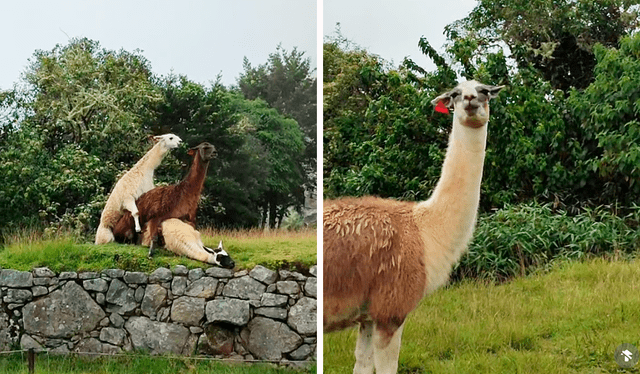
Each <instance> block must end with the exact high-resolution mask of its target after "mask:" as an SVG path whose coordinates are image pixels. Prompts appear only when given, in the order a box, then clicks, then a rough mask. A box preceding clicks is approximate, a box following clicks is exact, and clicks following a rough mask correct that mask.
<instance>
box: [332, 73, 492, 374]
mask: <svg viewBox="0 0 640 374" xmlns="http://www.w3.org/2000/svg"><path fill="white" fill-rule="evenodd" d="M501 89H502V86H500V87H496V86H490V85H485V84H481V83H479V82H476V81H467V82H463V83H460V84H459V85H458V86H457V87H455V88H454V89H453V90H451V91H449V92H447V93H445V94H443V95H441V96H438V97H437V98H436V99H435V100H433V101H432V103H433V104H438V107H439V108H442V106H443V105H444V107H448V108H453V109H454V113H453V127H452V130H451V135H450V137H449V146H448V148H447V152H446V157H445V160H444V163H443V165H442V173H441V177H440V180H439V181H438V183H437V185H436V188H435V190H434V191H433V193H432V195H431V197H430V198H429V199H428V200H427V201H424V202H419V203H414V202H402V201H395V200H386V199H380V198H374V197H364V198H343V199H337V200H333V201H331V200H327V201H325V203H324V212H323V218H324V224H323V226H324V227H323V229H324V241H323V249H324V257H323V262H324V265H323V272H324V278H323V280H324V287H323V292H324V293H323V298H324V308H323V313H324V316H323V317H324V326H325V329H324V330H325V332H329V331H333V330H338V329H342V328H345V327H348V326H351V325H355V324H358V323H359V324H360V329H359V336H358V341H357V344H356V352H355V356H356V364H355V367H354V370H353V372H354V373H356V374H363V373H367V374H371V373H373V371H374V367H375V370H376V373H377V374H390V373H396V371H397V368H398V355H399V352H400V337H401V335H402V329H403V326H404V321H405V318H406V317H407V315H408V314H409V312H411V311H412V310H413V309H414V308H415V307H416V306H417V305H418V302H419V301H420V300H421V299H422V298H423V297H424V296H425V295H427V294H428V293H430V292H432V291H433V290H435V289H437V288H438V287H440V286H442V285H443V284H445V283H446V282H447V280H448V278H449V273H450V272H451V268H452V266H453V264H455V263H456V262H457V261H458V260H459V259H460V257H461V256H462V254H463V253H464V251H465V250H466V248H467V245H468V243H469V241H470V239H471V236H472V233H473V229H474V226H475V222H476V215H477V210H478V204H479V200H480V182H481V180H482V167H483V163H484V155H485V146H486V138H487V126H486V124H487V122H488V120H489V99H490V98H493V97H495V96H496V95H497V94H498V92H499V91H500V90H501ZM442 109H443V108H442Z"/></svg>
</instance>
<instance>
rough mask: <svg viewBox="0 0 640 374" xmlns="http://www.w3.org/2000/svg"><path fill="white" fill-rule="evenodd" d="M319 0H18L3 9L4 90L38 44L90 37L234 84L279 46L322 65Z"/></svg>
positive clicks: (0, 79)
mask: <svg viewBox="0 0 640 374" xmlns="http://www.w3.org/2000/svg"><path fill="white" fill-rule="evenodd" d="M316 9H317V4H316V0H228V1H227V0H179V1H178V0H133V1H132V0H19V1H5V2H3V4H2V10H1V11H0V35H2V38H0V51H1V52H0V55H1V56H2V58H1V60H0V61H1V62H0V66H1V69H0V89H10V88H12V87H13V84H14V83H16V82H17V81H18V80H19V78H20V75H21V73H22V72H24V70H25V69H26V67H27V65H28V64H29V61H28V60H29V58H31V57H32V56H33V53H34V52H35V51H36V50H38V49H40V50H51V49H53V48H54V47H55V45H56V44H63V45H64V44H67V43H68V40H69V37H71V38H74V37H87V38H89V39H93V40H97V41H99V42H100V45H101V47H102V48H106V49H110V50H116V51H117V50H120V49H122V48H124V49H125V50H127V51H129V52H132V51H134V50H135V49H141V50H142V51H143V52H142V55H143V56H144V57H145V58H146V59H147V60H149V62H150V63H151V68H152V70H153V72H154V73H155V74H158V75H164V76H166V75H168V74H169V73H170V72H171V69H173V72H174V73H175V74H182V75H186V76H187V77H188V78H189V79H190V80H192V81H195V82H199V83H203V84H205V85H209V82H212V81H214V80H215V79H216V76H217V75H218V73H222V83H223V84H224V85H225V86H227V87H228V86H230V85H232V84H233V85H235V84H236V79H237V78H238V76H239V75H240V73H241V72H242V70H243V69H242V59H243V57H245V56H246V57H247V58H248V59H249V61H250V62H251V64H252V65H253V66H257V65H260V64H264V63H266V62H267V58H268V56H269V54H270V53H273V52H275V51H276V47H277V46H278V44H280V43H282V47H283V48H285V49H286V50H287V51H291V50H292V49H293V47H298V50H299V51H304V52H305V56H306V57H310V58H311V64H312V66H316V65H317V38H316V35H317V24H316V15H317V14H316Z"/></svg>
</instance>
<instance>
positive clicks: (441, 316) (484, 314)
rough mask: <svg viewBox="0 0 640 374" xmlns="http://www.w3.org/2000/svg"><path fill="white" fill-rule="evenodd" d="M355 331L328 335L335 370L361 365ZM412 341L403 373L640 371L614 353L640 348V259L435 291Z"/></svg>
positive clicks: (417, 318) (411, 324) (413, 318)
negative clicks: (617, 360) (619, 360)
mask: <svg viewBox="0 0 640 374" xmlns="http://www.w3.org/2000/svg"><path fill="white" fill-rule="evenodd" d="M355 339H356V330H355V329H350V330H346V331H342V332H339V333H332V334H325V335H324V372H325V373H351V372H352V370H353V364H354V357H353V351H354V348H355ZM402 340H403V344H402V349H401V351H400V368H399V372H400V373H618V372H628V373H638V372H640V369H639V367H640V365H638V366H636V367H635V368H633V369H626V370H627V371H622V369H620V368H619V367H618V365H617V364H616V363H615V361H614V359H613V353H614V351H615V348H616V347H617V346H618V345H620V344H622V343H631V344H634V345H635V346H636V347H639V346H640V261H637V260H636V261H632V262H627V261H617V262H616V261H613V262H611V261H606V260H601V259H599V260H589V261H586V262H584V263H577V262H573V263H568V262H565V263H560V264H556V265H555V266H554V267H553V268H552V269H551V270H550V271H548V272H545V273H539V274H534V275H531V276H528V277H525V278H519V279H516V280H513V281H511V282H509V283H504V284H499V285H495V284H487V283H479V282H471V281H468V282H462V283H459V284H456V285H454V286H451V287H448V288H445V289H441V290H439V291H437V292H436V293H434V294H433V295H431V296H430V297H427V298H425V299H424V300H423V301H422V303H421V304H420V306H419V307H418V309H416V310H415V311H414V312H413V313H412V314H411V315H410V317H409V318H408V320H407V322H406V326H405V329H404V334H403V337H402Z"/></svg>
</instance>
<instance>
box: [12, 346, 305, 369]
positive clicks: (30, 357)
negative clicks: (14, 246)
mask: <svg viewBox="0 0 640 374" xmlns="http://www.w3.org/2000/svg"><path fill="white" fill-rule="evenodd" d="M18 353H19V354H21V355H22V357H23V359H25V357H24V356H25V354H26V361H27V365H28V370H29V373H35V364H36V360H37V356H38V355H39V354H45V355H47V358H49V357H50V356H56V357H59V356H62V355H61V354H59V353H52V352H50V351H49V350H47V349H34V348H31V349H17V350H12V351H0V355H5V356H6V355H11V354H18ZM68 355H71V356H74V355H75V356H91V357H114V358H115V357H125V358H136V357H138V358H148V357H150V356H149V355H145V354H137V353H102V352H69V353H68ZM162 358H164V359H168V360H176V361H211V362H222V363H248V364H277V365H282V364H283V361H281V360H256V359H244V358H242V359H239V358H220V357H211V356H167V355H165V356H162ZM293 362H296V363H302V364H305V365H311V364H313V363H315V361H288V362H287V363H293Z"/></svg>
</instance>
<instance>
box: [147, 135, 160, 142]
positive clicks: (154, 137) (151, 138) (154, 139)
mask: <svg viewBox="0 0 640 374" xmlns="http://www.w3.org/2000/svg"><path fill="white" fill-rule="evenodd" d="M149 140H151V141H152V142H154V143H157V142H158V141H159V140H160V137H159V136H153V135H149Z"/></svg>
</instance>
